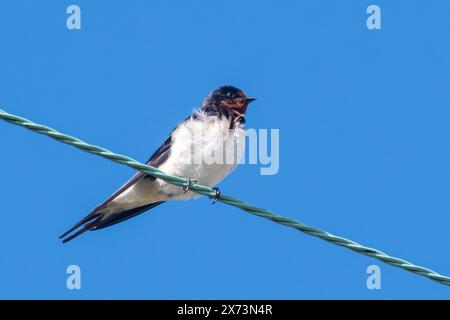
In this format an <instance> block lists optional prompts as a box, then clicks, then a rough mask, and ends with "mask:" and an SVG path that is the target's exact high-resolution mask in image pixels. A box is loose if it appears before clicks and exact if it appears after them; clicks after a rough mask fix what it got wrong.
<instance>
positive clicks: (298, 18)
mask: <svg viewBox="0 0 450 320" xmlns="http://www.w3.org/2000/svg"><path fill="white" fill-rule="evenodd" d="M72 3H75V4H78V5H79V6H80V7H81V10H82V29H81V30H79V31H69V30H67V29H66V25H65V20H66V17H67V15H66V12H65V11H66V7H67V6H68V5H69V4H72ZM371 3H375V4H378V5H380V6H381V9H382V30H380V31H370V30H368V29H367V28H366V17H367V15H366V8H367V6H368V5H369V4H371ZM449 11H450V3H449V2H447V1H373V2H368V1H316V0H314V1H312V0H311V1H278V2H276V1H226V2H225V1H151V3H150V1H81V0H78V1H31V0H30V1H9V4H6V3H4V2H3V3H2V4H1V5H0V46H1V47H0V105H1V106H2V108H4V109H6V110H7V111H9V112H12V113H16V114H19V115H22V116H25V117H28V118H30V119H32V120H34V121H36V122H40V123H44V124H46V125H49V126H52V127H54V128H56V129H58V130H61V131H63V132H65V133H69V134H72V135H74V136H77V137H79V138H81V139H84V140H86V141H88V142H91V143H95V144H99V145H102V146H104V147H106V148H109V149H110V150H113V151H116V152H120V153H123V154H127V155H129V156H132V157H134V158H136V159H138V160H141V161H145V160H147V158H148V156H149V155H150V154H151V153H152V152H153V150H154V149H155V148H156V147H158V146H159V144H160V143H161V142H162V141H163V139H164V138H165V137H166V135H167V134H168V133H169V131H170V130H171V129H172V128H173V127H174V126H175V125H176V124H177V123H178V121H180V120H181V119H184V118H185V117H186V116H187V115H188V114H189V113H190V111H191V110H192V108H194V107H198V106H199V105H200V103H201V101H202V99H203V97H204V96H205V95H206V94H207V93H208V92H209V91H210V90H211V89H213V88H215V87H217V86H220V85H222V84H233V85H236V86H238V87H241V88H242V89H244V90H245V91H246V92H247V93H248V94H250V95H252V96H255V97H257V98H258V101H257V102H255V104H254V106H252V108H251V109H250V110H249V112H248V122H247V123H248V126H249V127H252V128H275V129H280V136H281V146H280V147H281V150H280V171H279V174H278V175H275V176H261V175H260V174H259V169H260V168H259V166H256V165H252V166H251V165H244V166H241V167H239V168H238V169H237V170H236V171H235V172H234V174H233V175H231V176H230V177H228V178H227V179H226V180H225V181H224V182H223V183H221V184H220V187H221V189H222V191H223V192H224V193H226V194H230V195H235V196H237V197H239V198H241V199H243V200H246V201H248V202H250V203H254V204H257V205H259V206H262V207H266V208H269V209H271V210H274V211H276V212H278V213H280V214H283V215H286V216H289V217H293V218H296V219H299V220H301V221H303V222H305V223H307V224H310V225H313V226H317V227H320V228H323V229H325V230H327V231H330V232H332V233H335V234H337V235H341V236H345V237H347V238H350V239H352V240H355V241H358V242H361V243H362V244H365V245H368V246H373V247H375V248H378V249H380V250H382V251H385V252H387V253H389V254H392V255H395V256H399V257H401V258H404V259H407V260H410V261H412V262H415V263H417V264H420V265H424V266H427V267H429V268H432V269H435V270H436V271H439V272H441V273H444V274H447V275H449V274H450V257H449V249H448V245H449V243H450V232H449V226H450V197H449V194H450V182H449V180H450V148H449V138H450V126H449V119H450V90H449V84H450V42H449V41H448V34H449V31H450V20H449V19H448V12H449ZM0 137H1V138H0V139H1V155H2V156H1V157H0V166H1V168H2V173H1V183H0V200H1V209H0V215H1V223H0V248H1V255H0V271H1V272H0V298H61V299H78V298H288V299H295V298H362V299H379V298H449V297H450V289H449V288H447V287H444V286H441V285H439V284H436V283H434V282H432V281H429V280H427V279H424V278H421V277H418V276H415V275H413V274H410V273H408V272H405V271H403V270H400V269H397V268H394V267H390V266H387V265H384V264H382V263H379V262H377V261H376V260H373V259H370V258H368V257H364V256H361V255H358V254H356V253H354V252H351V251H349V250H346V249H343V248H340V247H336V246H334V245H331V244H328V243H326V242H324V241H322V240H319V239H316V238H312V237H309V236H307V235H304V234H302V233H299V232H297V231H295V230H291V229H289V228H286V227H283V226H280V225H277V224H275V223H272V222H270V221H266V220H264V219H261V218H258V217H254V216H251V215H249V214H247V213H245V212H242V211H239V210H237V209H235V208H232V207H228V206H226V205H223V204H216V205H214V206H211V205H210V201H209V200H207V199H203V198H202V199H199V200H196V201H190V202H185V203H179V202H175V203H168V204H165V205H163V206H161V207H158V208H157V209H155V210H153V211H151V212H149V213H147V214H145V215H142V216H139V217H138V218H135V219H133V220H130V221H128V222H126V223H123V224H120V225H119V226H116V227H113V228H110V229H106V230H103V231H99V232H90V233H87V234H85V235H83V236H82V237H80V238H79V239H77V240H76V241H73V242H71V243H69V244H67V245H62V244H61V243H60V242H59V241H58V239H57V236H58V235H59V234H60V233H62V232H63V231H65V230H66V229H67V228H68V227H70V226H72V225H73V224H74V223H75V222H76V221H78V220H79V219H80V218H82V217H84V216H85V215H86V214H87V213H89V211H90V209H92V208H93V207H94V206H96V205H97V204H98V203H99V202H101V201H102V200H104V199H105V198H106V197H107V196H108V195H109V194H110V193H112V192H113V191H114V190H115V189H116V188H117V187H119V186H120V185H121V184H122V183H123V182H124V181H125V180H127V179H128V177H129V176H131V175H132V174H133V170H131V169H129V168H126V167H124V166H121V165H117V164H114V163H111V162H109V161H106V160H104V159H100V158H97V157H94V156H91V155H88V154H86V153H83V152H80V151H77V150H75V149H74V148H71V147H68V146H66V145H63V144H61V143H57V142H55V141H53V140H51V139H48V138H45V137H42V136H39V135H37V134H34V133H31V132H29V131H26V130H24V129H22V128H19V127H15V126H12V125H10V124H7V123H0ZM71 264H76V265H79V266H80V267H81V270H82V290H79V291H69V290H67V289H66V277H67V275H66V273H65V270H66V267H67V266H68V265H71ZM371 264H377V265H379V266H380V267H381V272H382V289H381V290H374V291H371V290H368V289H367V288H366V278H367V274H366V268H367V267H368V266H369V265H371Z"/></svg>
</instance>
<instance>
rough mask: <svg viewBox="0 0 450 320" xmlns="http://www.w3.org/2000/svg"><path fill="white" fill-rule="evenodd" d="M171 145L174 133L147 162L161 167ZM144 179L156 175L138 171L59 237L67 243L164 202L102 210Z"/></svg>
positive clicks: (152, 178)
mask: <svg viewBox="0 0 450 320" xmlns="http://www.w3.org/2000/svg"><path fill="white" fill-rule="evenodd" d="M172 132H173V131H172ZM171 145H172V134H170V135H169V137H168V138H167V139H166V140H165V141H164V143H163V144H162V145H161V146H160V147H159V148H158V149H157V150H156V151H155V152H154V153H153V154H152V156H151V157H150V159H149V160H148V161H147V162H146V164H148V165H151V166H154V167H159V166H160V165H162V164H163V163H164V162H165V161H166V160H167V158H168V157H169V155H170V147H171ZM142 179H151V180H155V178H154V177H151V176H149V175H147V174H145V173H142V172H138V173H136V174H135V175H134V176H133V177H132V178H131V179H130V180H128V182H126V183H125V184H124V185H123V186H122V187H120V188H119V189H118V190H117V191H116V192H114V193H113V194H112V195H111V196H110V197H109V198H108V199H106V200H105V201H104V202H103V203H102V204H100V205H98V206H97V207H96V208H95V209H94V210H93V211H92V212H91V213H90V214H88V215H87V216H86V217H84V218H83V219H82V220H80V221H79V222H78V223H76V224H75V225H74V226H73V227H72V228H70V229H69V230H67V231H66V232H64V234H62V235H61V236H60V237H59V238H60V239H62V240H63V243H66V242H68V241H70V240H72V239H74V238H76V237H78V236H79V235H81V234H82V233H84V232H86V231H88V230H99V229H103V228H106V227H109V226H112V225H114V224H117V223H119V222H122V221H125V220H127V219H130V218H132V217H135V216H137V215H138V214H140V213H142V212H144V211H147V210H149V209H151V208H154V207H156V206H157V205H160V204H162V203H163V202H164V201H159V202H154V203H149V204H145V205H139V206H136V207H134V208H131V209H128V210H121V211H117V212H113V213H111V212H108V213H105V212H102V210H104V209H105V208H106V206H107V205H108V204H109V203H110V202H111V201H113V200H114V199H116V198H117V197H118V196H119V195H121V194H122V193H123V192H125V191H126V190H128V189H129V188H131V187H132V186H134V185H135V184H136V183H138V182H139V181H141V180H142ZM81 226H82V229H80V230H79V231H77V232H76V233H74V234H72V235H70V236H69V234H70V233H72V232H73V231H75V230H76V229H78V228H79V227H81Z"/></svg>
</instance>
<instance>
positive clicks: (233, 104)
mask: <svg viewBox="0 0 450 320" xmlns="http://www.w3.org/2000/svg"><path fill="white" fill-rule="evenodd" d="M254 100H256V99H254V98H247V96H246V95H245V93H244V92H243V91H242V90H239V89H238V88H235V87H232V86H224V87H220V88H218V89H216V90H213V91H212V92H211V93H210V94H209V95H208V96H207V97H206V98H205V100H204V102H203V105H208V104H212V105H215V106H217V107H222V108H227V109H232V110H234V111H236V112H238V113H240V114H245V111H247V107H248V105H249V104H250V103H251V102H252V101H254Z"/></svg>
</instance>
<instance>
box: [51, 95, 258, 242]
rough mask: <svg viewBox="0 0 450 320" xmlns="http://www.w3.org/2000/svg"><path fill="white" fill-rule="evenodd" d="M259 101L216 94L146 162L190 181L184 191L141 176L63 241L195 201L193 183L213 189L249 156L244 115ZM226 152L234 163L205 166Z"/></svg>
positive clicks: (150, 177) (132, 180)
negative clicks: (163, 206)
mask: <svg viewBox="0 0 450 320" xmlns="http://www.w3.org/2000/svg"><path fill="white" fill-rule="evenodd" d="M254 100H255V99H253V98H248V97H247V96H246V95H245V93H244V92H243V91H241V90H239V89H238V88H235V87H232V86H224V87H220V88H218V89H216V90H213V91H212V92H211V93H210V94H209V95H208V96H207V97H206V98H205V99H204V100H203V103H202V106H201V108H200V109H199V110H194V111H193V112H192V114H191V115H190V116H189V117H187V118H186V119H185V120H184V121H182V122H181V123H180V124H178V126H176V127H175V129H173V130H172V132H171V133H170V135H169V137H168V138H167V139H166V140H165V141H164V143H163V144H162V145H161V146H160V147H159V148H158V149H157V150H156V151H155V152H154V153H153V155H152V156H151V157H150V159H149V160H148V161H147V162H146V164H148V165H150V166H153V167H156V168H158V169H160V170H161V171H163V172H165V173H168V174H170V175H174V176H178V177H182V178H185V179H187V180H188V181H189V184H188V185H187V186H186V187H185V188H180V187H178V186H174V185H171V184H169V183H167V182H165V181H163V180H161V179H158V178H155V177H153V176H150V175H148V174H145V173H142V172H138V173H136V174H135V175H134V176H133V177H132V178H131V179H130V180H129V181H128V182H126V183H125V184H124V185H123V186H122V187H120V188H119V189H118V190H117V191H116V192H114V193H113V194H112V195H111V196H110V197H109V198H108V199H106V201H105V202H103V203H102V204H100V205H98V206H97V207H96V208H95V209H94V210H93V211H92V212H91V213H90V214H89V215H87V216H86V217H85V218H83V219H82V220H81V221H79V222H78V223H77V224H75V225H74V226H73V227H72V228H71V229H69V230H68V231H67V232H65V233H64V234H63V235H61V236H60V239H62V241H63V243H66V242H68V241H70V240H72V239H74V238H76V237H78V236H79V235H81V234H83V233H84V232H86V231H95V230H100V229H103V228H106V227H109V226H112V225H115V224H117V223H120V222H123V221H125V220H128V219H130V218H133V217H135V216H137V215H139V214H141V213H143V212H145V211H148V210H150V209H153V208H155V207H157V206H159V205H161V204H162V203H164V202H166V201H169V200H184V199H191V198H193V197H195V196H196V194H195V193H193V192H192V191H189V187H190V186H191V184H192V183H199V184H202V185H205V186H209V187H213V186H215V185H216V184H217V183H219V182H220V181H222V180H223V179H224V178H225V177H226V176H227V175H228V174H229V173H230V172H231V171H233V170H234V169H235V167H236V166H237V164H238V163H239V161H240V160H241V159H242V157H243V155H244V152H245V113H246V111H247V107H248V106H249V104H250V103H251V102H252V101H254ZM224 146H225V149H226V150H224ZM231 149H232V150H231ZM230 151H233V152H230ZM224 153H225V154H228V153H231V154H233V157H232V159H231V161H230V159H226V161H215V162H213V163H211V162H206V161H203V160H204V159H203V156H205V155H217V154H224ZM199 155H200V157H199ZM198 160H200V161H198ZM214 190H216V198H217V197H220V191H219V189H217V188H214Z"/></svg>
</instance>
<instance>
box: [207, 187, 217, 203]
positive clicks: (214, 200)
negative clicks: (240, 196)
mask: <svg viewBox="0 0 450 320" xmlns="http://www.w3.org/2000/svg"><path fill="white" fill-rule="evenodd" d="M211 189H213V190H214V195H213V196H209V198H210V199H213V202H211V204H214V203H216V202H217V200H219V199H220V190H219V188H217V187H214V188H211Z"/></svg>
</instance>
